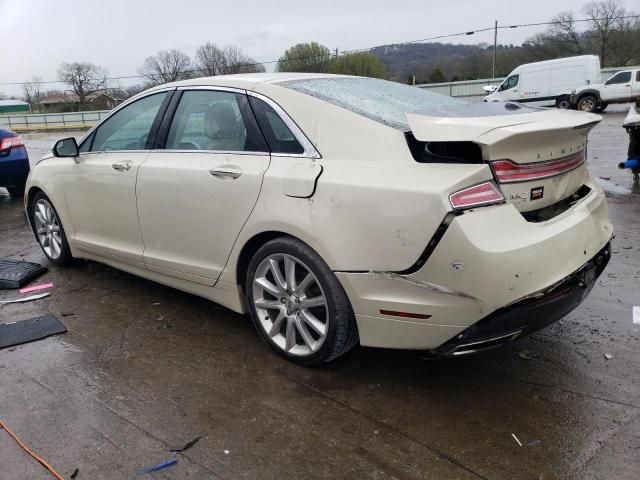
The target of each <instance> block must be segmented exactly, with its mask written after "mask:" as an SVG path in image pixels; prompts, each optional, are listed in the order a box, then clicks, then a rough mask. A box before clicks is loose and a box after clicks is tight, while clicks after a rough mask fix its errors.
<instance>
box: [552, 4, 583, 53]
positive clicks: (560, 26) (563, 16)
mask: <svg viewBox="0 0 640 480" xmlns="http://www.w3.org/2000/svg"><path fill="white" fill-rule="evenodd" d="M575 20H576V19H575V16H574V14H573V12H572V11H570V10H568V11H565V12H560V13H559V14H558V15H556V16H555V17H553V19H552V20H551V21H552V22H555V23H554V24H553V25H552V26H551V27H550V28H549V32H548V33H549V34H550V35H551V36H552V37H554V39H555V41H557V42H558V43H561V44H563V46H564V47H565V48H566V49H567V50H569V51H571V52H572V53H575V54H576V55H582V53H583V50H584V49H583V45H582V43H583V39H582V38H581V35H580V33H579V32H578V31H577V30H576V22H575Z"/></svg>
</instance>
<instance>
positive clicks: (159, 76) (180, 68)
mask: <svg viewBox="0 0 640 480" xmlns="http://www.w3.org/2000/svg"><path fill="white" fill-rule="evenodd" d="M140 73H141V74H142V75H143V76H144V77H146V78H147V79H148V80H149V81H150V82H151V83H152V84H160V83H167V82H175V81H177V80H184V79H186V78H190V77H191V76H192V66H191V59H190V58H189V55H187V54H186V53H183V52H181V51H180V50H175V49H173V50H163V51H161V52H158V54H157V55H152V56H150V57H147V58H146V59H145V61H144V63H143V65H142V68H141V69H140Z"/></svg>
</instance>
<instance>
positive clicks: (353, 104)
mask: <svg viewBox="0 0 640 480" xmlns="http://www.w3.org/2000/svg"><path fill="white" fill-rule="evenodd" d="M279 85H282V86H283V87H286V88H290V89H292V90H296V91H298V92H301V93H305V94H307V95H311V96H312V97H316V98H319V99H321V100H324V101H326V102H329V103H333V104H334V105H337V106H339V107H342V108H346V109H347V110H349V111H351V112H354V113H357V114H360V115H363V116H365V117H367V118H370V119H371V120H375V121H377V122H380V123H383V124H384V125H388V126H390V127H393V128H397V129H399V130H403V131H408V130H409V125H408V124H407V115H406V114H407V113H421V114H425V115H428V114H429V112H430V111H432V110H434V108H438V107H443V106H452V105H461V104H463V102H461V101H460V100H456V99H454V98H451V97H446V96H444V95H439V94H437V93H433V92H429V91H427V90H423V89H421V88H418V87H411V86H409V85H404V84H402V83H396V82H389V81H387V80H379V79H376V78H364V77H363V78H353V77H336V78H312V79H307V80H291V81H287V82H281V83H279Z"/></svg>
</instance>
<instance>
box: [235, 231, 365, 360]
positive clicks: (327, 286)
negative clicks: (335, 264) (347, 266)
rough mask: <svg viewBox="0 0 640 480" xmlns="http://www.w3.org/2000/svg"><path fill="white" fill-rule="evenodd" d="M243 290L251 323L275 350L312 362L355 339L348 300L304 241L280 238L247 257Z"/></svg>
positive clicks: (334, 353)
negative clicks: (249, 257) (251, 256)
mask: <svg viewBox="0 0 640 480" xmlns="http://www.w3.org/2000/svg"><path fill="white" fill-rule="evenodd" d="M245 291H246V295H247V302H248V305H249V310H250V313H251V318H252V320H253V323H254V325H255V327H256V329H257V330H258V332H259V334H260V336H261V338H262V339H263V340H264V341H265V342H266V343H267V344H268V345H269V346H270V347H271V348H272V349H273V350H274V351H275V352H276V353H278V355H280V356H282V357H284V358H286V359H287V360H290V361H292V362H294V363H297V364H300V365H303V366H307V367H313V366H318V365H322V364H324V363H327V362H330V361H331V360H334V359H336V358H338V357H339V356H341V355H344V354H345V353H347V352H348V351H349V350H351V348H353V346H355V345H356V344H357V343H358V331H357V326H356V321H355V316H354V314H353V310H352V308H351V304H350V302H349V299H348V297H347V294H346V293H345V291H344V289H343V288H342V285H341V284H340V282H339V281H338V279H337V278H336V276H335V275H334V274H333V272H332V271H331V269H329V266H328V265H327V264H326V263H325V262H324V261H323V260H322V258H321V257H320V256H319V255H318V254H317V253H316V252H315V251H313V250H312V249H311V248H310V247H309V246H308V245H306V244H304V243H302V242H300V241H299V240H296V239H293V238H289V237H281V238H277V239H274V240H271V241H270V242H267V243H266V244H265V245H263V246H262V247H261V248H260V249H258V251H257V252H256V253H255V254H254V256H253V258H252V259H251V261H250V262H249V268H248V271H247V277H246V284H245Z"/></svg>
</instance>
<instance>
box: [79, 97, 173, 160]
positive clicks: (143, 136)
mask: <svg viewBox="0 0 640 480" xmlns="http://www.w3.org/2000/svg"><path fill="white" fill-rule="evenodd" d="M166 96H167V93H166V92H163V93H156V94H153V95H149V96H148V97H144V98H141V99H140V100H136V101H135V102H133V103H131V104H129V105H127V106H126V107H124V108H122V109H121V110H119V111H118V112H116V113H114V114H113V115H112V116H110V117H109V118H108V119H107V120H105V121H104V123H102V124H101V125H100V126H99V127H98V129H97V130H96V133H95V134H94V136H93V145H92V146H91V151H92V152H102V151H111V150H145V149H146V143H147V138H148V137H149V133H150V132H151V126H152V125H153V121H154V120H155V118H156V115H157V114H158V111H159V110H160V107H161V106H162V102H163V101H164V99H165V97H166ZM83 145H84V143H83Z"/></svg>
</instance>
